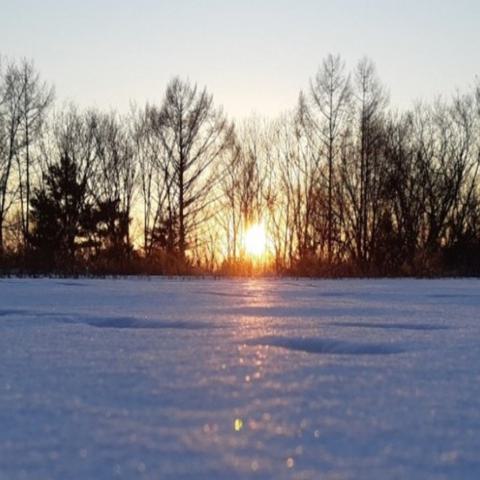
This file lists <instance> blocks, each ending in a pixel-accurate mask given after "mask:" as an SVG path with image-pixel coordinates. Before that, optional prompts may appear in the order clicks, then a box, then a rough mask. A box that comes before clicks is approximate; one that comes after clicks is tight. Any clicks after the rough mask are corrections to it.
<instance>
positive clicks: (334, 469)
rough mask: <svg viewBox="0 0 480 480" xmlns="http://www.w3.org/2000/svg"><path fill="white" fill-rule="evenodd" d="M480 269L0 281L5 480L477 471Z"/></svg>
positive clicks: (455, 475) (417, 475)
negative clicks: (475, 275)
mask: <svg viewBox="0 0 480 480" xmlns="http://www.w3.org/2000/svg"><path fill="white" fill-rule="evenodd" d="M479 314H480V281H479V280H339V281H324V280H319V281H312V280H218V281H215V280H187V279H184V280H182V279H177V280H167V279H151V280H149V279H129V280H84V279H80V280H59V279H35V280H22V279H3V280H0V479H1V480H20V479H27V480H47V479H55V480H57V479H58V480H77V479H82V480H105V479H116V478H123V479H152V480H153V479H155V480H157V479H180V480H181V479H208V480H211V479H222V480H225V479H226V480H235V479H250V478H256V479H257V478H258V479H312V480H316V479H355V480H356V479H365V480H372V479H381V480H384V479H385V480H387V479H388V480H391V479H408V480H412V479H422V480H423V479H448V480H451V479H459V480H460V479H461V480H468V479H475V480H476V479H479V478H480V321H479V320H480V319H479Z"/></svg>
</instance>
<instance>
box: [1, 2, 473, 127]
mask: <svg viewBox="0 0 480 480" xmlns="http://www.w3.org/2000/svg"><path fill="white" fill-rule="evenodd" d="M479 26H480V1H479V0H448V1H447V0H416V1H412V0H398V1H397V0H370V1H368V0H329V1H326V0H256V1H254V0H196V1H195V0H156V1H155V0H135V1H134V0H130V1H126V0H83V1H78V0H42V1H39V0H15V1H12V0H0V54H1V55H2V56H4V57H7V58H23V57H26V58H29V59H33V60H34V62H35V66H36V67H37V69H38V70H39V71H40V72H41V75H42V77H43V78H44V79H45V80H48V81H49V82H51V83H53V84H54V85H55V88H56V95H57V100H59V101H60V102H66V101H73V102H74V103H77V104H79V105H80V106H82V107H99V108H103V109H118V110H120V111H122V112H126V111H128V109H129V107H130V105H131V103H132V102H134V103H137V104H140V105H142V104H143V103H145V102H146V101H150V102H157V103H159V102H161V100H162V98H163V93H164V90H165V87H166V85H167V83H168V81H169V80H170V79H171V78H172V77H173V76H175V75H180V76H181V77H183V78H188V79H190V80H191V81H193V82H197V83H198V84H199V85H201V86H207V88H208V90H209V91H210V92H211V93H212V94H213V95H214V98H215V102H216V103H217V104H220V105H223V107H224V109H225V110H226V112H227V113H229V114H230V115H231V116H233V117H235V118H243V117H247V116H249V115H251V114H257V115H265V116H269V117H271V116H275V115H278V114H280V113H281V112H283V111H285V110H287V109H289V108H291V107H293V106H294V105H295V103H296V101H297V98H298V94H299V91H300V90H301V89H308V85H309V79H310V78H312V77H313V76H314V75H315V73H316V71H317V69H318V67H319V65H320V64H321V61H322V59H323V58H324V57H325V56H326V55H327V54H328V53H333V54H337V53H338V54H340V55H341V56H342V57H343V59H344V60H345V61H346V63H347V66H348V67H349V68H350V69H352V68H353V67H354V66H355V64H356V63H357V62H358V60H359V59H360V58H362V57H363V56H365V55H366V56H368V57H370V58H371V59H372V60H373V61H374V62H375V64H376V66H377V69H378V73H379V75H380V78H381V79H382V81H383V82H384V84H385V85H386V86H387V88H388V90H389V92H390V98H391V103H392V104H393V105H394V106H397V107H399V108H408V107H409V106H411V105H412V103H413V102H414V101H415V100H419V99H425V100H431V99H433V98H434V97H436V96H437V95H439V94H443V95H444V96H449V95H451V94H453V93H454V91H455V89H456V88H460V89H462V90H465V89H466V88H468V87H469V86H470V85H471V84H473V82H474V80H475V77H476V76H477V75H480V55H479V52H480V48H479V47H480V27H479Z"/></svg>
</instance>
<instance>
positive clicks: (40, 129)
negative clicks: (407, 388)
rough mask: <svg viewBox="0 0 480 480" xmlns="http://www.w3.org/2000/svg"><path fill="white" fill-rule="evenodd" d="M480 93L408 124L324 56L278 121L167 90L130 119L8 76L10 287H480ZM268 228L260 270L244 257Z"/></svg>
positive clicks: (3, 248)
mask: <svg viewBox="0 0 480 480" xmlns="http://www.w3.org/2000/svg"><path fill="white" fill-rule="evenodd" d="M479 166H480V83H477V84H476V85H475V86H474V87H472V89H471V91H470V92H467V93H457V94H456V95H454V96H453V98H451V99H448V100H444V99H438V100H436V101H435V102H434V103H433V104H425V103H418V104H417V105H415V107H414V108H413V109H411V110H409V111H402V112H399V111H397V110H395V109H393V108H392V107H390V105H389V99H388V94H387V90H386V89H385V87H384V86H383V85H382V83H381V82H380V80H379V78H378V76H377V73H376V70H375V67H374V64H373V63H372V62H371V61H370V60H368V59H363V60H361V61H360V62H359V63H358V65H357V66H356V67H355V68H354V69H353V71H352V72H348V71H347V70H346V67H345V65H344V63H343V61H342V60H341V58H340V57H338V56H333V55H329V56H327V57H326V58H325V59H324V61H323V62H322V64H321V66H320V68H319V69H318V72H317V74H316V75H315V76H314V77H313V78H312V79H311V81H310V83H309V85H307V88H306V89H305V91H304V92H301V93H300V95H299V100H298V104H297V105H296V106H295V107H294V108H292V110H291V111H289V112H287V113H285V114H284V115H282V116H281V118H278V119H274V120H265V119H259V118H250V119H247V120H244V121H242V122H238V123H237V124H234V123H233V122H232V121H230V120H229V119H228V118H227V116H226V115H225V114H224V112H223V111H222V109H221V108H218V107H217V106H216V105H215V104H214V102H213V97H212V96H211V95H210V94H209V93H208V92H207V91H206V90H205V89H200V88H198V87H197V86H196V85H194V84H191V83H190V82H188V81H182V80H180V79H178V78H175V79H173V80H172V81H171V82H170V83H169V84H168V86H167V88H166V92H165V94H164V97H163V101H162V102H161V104H159V105H155V104H147V105H146V106H145V107H142V108H132V111H131V112H130V113H129V114H127V115H120V114H118V113H116V112H108V113H105V112H101V111H98V110H85V111H81V110H79V109H78V108H76V107H75V106H73V105H68V106H63V107H59V106H58V105H57V106H55V105H54V90H53V88H52V87H51V86H50V85H48V84H47V83H45V82H43V81H42V79H41V77H40V75H39V73H38V72H37V70H36V69H35V67H34V65H33V64H32V63H31V62H29V61H26V60H23V61H4V62H2V64H1V65H0V273H1V272H3V273H20V274H21V273H56V274H129V273H168V274H175V273H182V274H183V273H196V272H201V273H204V272H216V273H225V274H244V273H251V272H252V271H254V270H257V271H259V270H261V271H264V272H271V273H277V274H284V273H285V274H296V275H328V276H342V275H451V274H453V275H478V274H480V191H479V182H478V173H479ZM259 222H260V223H263V225H265V227H266V230H267V234H268V242H267V243H268V245H267V247H268V248H267V253H266V255H265V256H264V257H262V258H261V259H257V260H252V259H251V258H249V257H248V255H246V253H245V246H244V237H245V231H246V230H247V229H248V227H249V226H250V225H252V224H255V223H259Z"/></svg>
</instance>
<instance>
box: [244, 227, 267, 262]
mask: <svg viewBox="0 0 480 480" xmlns="http://www.w3.org/2000/svg"><path fill="white" fill-rule="evenodd" d="M266 247H267V234H266V232H265V227H264V226H263V224H261V223H257V224H254V225H252V226H251V227H250V228H249V229H248V230H247V232H246V233H245V251H246V252H247V254H248V255H251V256H253V257H260V256H262V255H264V254H265V251H266Z"/></svg>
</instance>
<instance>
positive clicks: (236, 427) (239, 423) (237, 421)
mask: <svg viewBox="0 0 480 480" xmlns="http://www.w3.org/2000/svg"><path fill="white" fill-rule="evenodd" d="M242 428H243V420H242V419H241V418H236V419H235V421H234V422H233V429H234V430H235V431H236V432H239V431H240V430H241V429H242Z"/></svg>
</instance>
